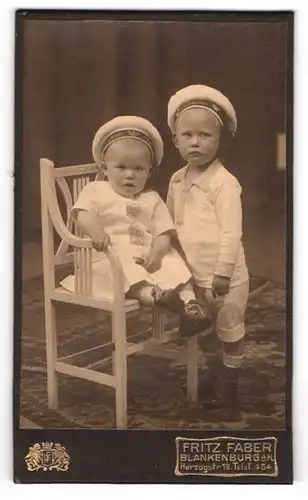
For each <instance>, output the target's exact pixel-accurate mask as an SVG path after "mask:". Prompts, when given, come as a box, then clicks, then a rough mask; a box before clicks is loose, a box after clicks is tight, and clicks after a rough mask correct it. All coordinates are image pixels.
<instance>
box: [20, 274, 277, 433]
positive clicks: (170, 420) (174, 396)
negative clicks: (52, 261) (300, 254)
mask: <svg viewBox="0 0 308 500" xmlns="http://www.w3.org/2000/svg"><path fill="white" fill-rule="evenodd" d="M59 278H61V276H60V277H59ZM57 328H58V342H59V356H66V355H68V354H70V353H72V352H77V351H79V350H82V349H87V348H89V347H92V346H95V345H98V344H104V343H108V342H110V317H109V315H108V314H106V313H104V312H101V311H97V310H94V309H86V308H82V307H78V306H74V305H69V306H68V305H65V304H58V305H57ZM176 328H177V322H176V319H175V318H174V317H168V318H167V331H169V332H171V331H176ZM150 332H151V311H149V310H148V309H144V310H142V311H138V312H135V313H132V314H131V315H130V316H129V318H128V332H127V335H128V337H131V336H133V337H134V338H135V340H136V339H137V340H138V338H140V339H141V338H147V337H148V336H149V335H150ZM44 336H45V329H44V301H43V281H42V278H41V277H38V278H34V279H31V280H27V281H25V282H24V284H23V332H22V374H21V398H20V413H21V415H23V417H26V418H28V419H29V420H31V421H33V422H35V423H36V424H38V425H39V426H41V427H45V428H63V427H64V428H114V427H115V407H114V390H113V389H111V388H107V387H102V386H99V385H97V384H95V383H91V382H87V381H84V380H81V379H75V378H72V377H67V376H64V375H59V378H58V380H59V398H60V408H59V410H58V411H52V410H49V409H48V408H47V395H46V360H45V337H44ZM181 342H183V341H181V340H173V344H174V345H177V346H180V344H181ZM200 348H201V350H202V339H200ZM284 367H285V287H284V286H283V285H282V284H278V283H272V282H265V280H262V279H256V278H255V279H252V280H251V297H250V300H249V305H248V309H247V342H246V353H245V362H244V364H243V367H242V369H241V376H240V385H239V398H240V405H239V409H238V411H237V412H236V413H234V412H227V411H226V410H224V409H219V408H217V407H216V408H215V407H211V406H208V405H207V404H205V402H204V401H202V398H200V401H199V403H198V404H191V403H190V404H189V403H187V401H186V395H185V391H184V390H183V386H184V385H185V380H186V368H185V365H184V364H181V363H174V362H171V361H168V360H166V359H161V358H155V357H150V356H145V355H133V356H130V357H129V358H128V426H129V428H135V429H171V428H173V429H175V428H181V429H184V428H186V429H188V428H189V429H226V428H229V429H283V428H284V418H285V415H284V386H285V368H284ZM93 368H95V369H97V370H99V371H104V372H107V373H111V371H110V370H111V364H110V362H108V358H107V363H106V362H105V363H102V361H101V360H100V361H98V362H97V361H96V362H93ZM206 374H207V367H206V366H201V367H200V386H201V387H202V381H203V380H204V378H205V376H206Z"/></svg>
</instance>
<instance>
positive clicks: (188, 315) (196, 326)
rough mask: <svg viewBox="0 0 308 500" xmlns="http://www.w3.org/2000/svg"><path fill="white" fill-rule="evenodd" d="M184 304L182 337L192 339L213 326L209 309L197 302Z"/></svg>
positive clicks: (191, 301)
mask: <svg viewBox="0 0 308 500" xmlns="http://www.w3.org/2000/svg"><path fill="white" fill-rule="evenodd" d="M181 302H182V311H181V313H180V325H179V332H180V335H181V337H191V336H192V335H196V334H197V333H200V332H202V331H204V330H206V329H207V328H209V327H210V326H211V325H212V318H211V316H210V315H209V313H208V311H207V309H206V308H205V307H204V306H202V305H201V304H199V303H198V302H197V301H196V300H190V301H189V302H183V301H181Z"/></svg>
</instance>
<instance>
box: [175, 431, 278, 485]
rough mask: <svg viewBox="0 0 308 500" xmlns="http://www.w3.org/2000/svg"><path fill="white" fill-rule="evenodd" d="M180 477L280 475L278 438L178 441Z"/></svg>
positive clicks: (177, 465)
mask: <svg viewBox="0 0 308 500" xmlns="http://www.w3.org/2000/svg"><path fill="white" fill-rule="evenodd" d="M175 441H176V467H175V474H176V475H177V476H186V475H193V476H200V475H201V476H220V477H238V476H270V477H276V476H277V475H278V466H277V439H276V438H274V437H267V438H256V439H253V438H251V439H249V438H239V437H238V438H236V437H215V438H209V439H191V438H182V437H178V438H176V440H175Z"/></svg>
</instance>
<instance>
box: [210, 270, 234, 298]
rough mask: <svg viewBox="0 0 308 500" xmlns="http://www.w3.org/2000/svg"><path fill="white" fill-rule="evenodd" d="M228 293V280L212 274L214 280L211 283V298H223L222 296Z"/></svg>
mask: <svg viewBox="0 0 308 500" xmlns="http://www.w3.org/2000/svg"><path fill="white" fill-rule="evenodd" d="M229 291H230V278H227V277H226V276H218V275H217V274H214V278H213V281H212V294H213V297H214V298H216V297H217V296H219V297H223V296H224V295H228V293H229Z"/></svg>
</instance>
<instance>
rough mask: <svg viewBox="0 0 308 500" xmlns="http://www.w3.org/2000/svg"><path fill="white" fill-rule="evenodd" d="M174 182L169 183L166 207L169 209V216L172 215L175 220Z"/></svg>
mask: <svg viewBox="0 0 308 500" xmlns="http://www.w3.org/2000/svg"><path fill="white" fill-rule="evenodd" d="M173 196H174V195H173V182H172V179H171V181H170V183H169V188H168V193H167V200H166V206H167V208H168V211H169V214H170V215H171V217H172V219H173V220H174V205H173V203H174V199H173Z"/></svg>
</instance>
